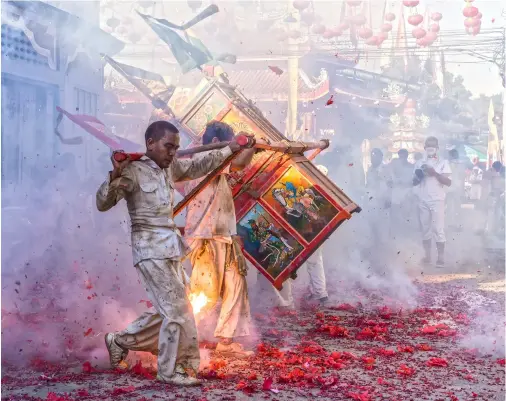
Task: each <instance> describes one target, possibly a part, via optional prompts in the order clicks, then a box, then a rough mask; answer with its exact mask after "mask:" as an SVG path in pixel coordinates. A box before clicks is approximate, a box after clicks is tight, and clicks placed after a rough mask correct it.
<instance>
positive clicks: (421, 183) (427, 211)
mask: <svg viewBox="0 0 506 401" xmlns="http://www.w3.org/2000/svg"><path fill="white" fill-rule="evenodd" d="M438 151H439V142H438V140H437V138H436V137H433V136H430V137H428V138H427V139H426V140H425V153H426V155H425V157H424V158H423V159H421V160H419V161H418V162H417V163H416V164H415V176H414V178H413V185H414V186H415V187H418V196H419V203H418V216H419V219H420V227H421V230H422V237H423V248H424V251H425V256H424V258H423V260H422V262H423V263H425V264H429V263H430V262H431V247H432V239H433V238H434V239H435V240H436V247H437V252H438V258H437V262H436V266H437V267H444V263H445V262H444V250H445V243H446V237H445V198H446V188H447V187H449V186H451V184H452V180H451V173H452V170H451V167H450V164H449V163H448V161H447V160H444V159H441V158H439V156H438Z"/></svg>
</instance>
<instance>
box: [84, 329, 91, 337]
mask: <svg viewBox="0 0 506 401" xmlns="http://www.w3.org/2000/svg"><path fill="white" fill-rule="evenodd" d="M92 331H93V329H92V328H91V327H90V328H89V329H88V330H86V332H85V333H84V336H85V337H88V336H89V335H90V334H91V332H92Z"/></svg>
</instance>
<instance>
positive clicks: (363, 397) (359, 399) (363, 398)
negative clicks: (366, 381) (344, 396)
mask: <svg viewBox="0 0 506 401" xmlns="http://www.w3.org/2000/svg"><path fill="white" fill-rule="evenodd" d="M348 397H350V398H351V399H352V400H356V401H370V400H371V397H370V395H369V393H368V392H367V391H365V392H363V393H348Z"/></svg>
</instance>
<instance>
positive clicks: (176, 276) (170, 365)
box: [116, 259, 200, 380]
mask: <svg viewBox="0 0 506 401" xmlns="http://www.w3.org/2000/svg"><path fill="white" fill-rule="evenodd" d="M136 267H137V270H138V272H139V277H140V279H141V283H142V285H143V286H144V288H145V289H146V292H147V295H148V298H149V300H150V301H151V302H152V303H153V307H154V308H155V311H156V312H145V313H143V314H142V315H141V316H139V318H138V319H136V320H134V321H133V322H132V323H130V325H129V326H128V327H127V328H126V329H125V330H123V331H120V332H118V333H116V342H117V343H118V345H119V346H121V347H123V348H126V349H129V350H133V351H147V352H151V353H153V354H155V355H158V376H159V377H160V378H161V379H162V380H164V379H168V378H170V377H171V376H172V375H173V374H174V373H175V372H176V371H177V372H180V373H183V371H184V372H187V373H190V374H192V372H193V373H195V374H196V373H197V371H198V368H199V363H200V354H199V345H198V340H197V328H196V325H195V319H194V316H193V311H192V308H191V304H190V301H189V299H188V296H187V290H188V285H189V279H188V277H187V275H186V273H185V272H184V270H183V268H182V265H181V262H179V261H174V260H170V259H146V260H143V261H142V262H140V263H138V264H137V266H136Z"/></svg>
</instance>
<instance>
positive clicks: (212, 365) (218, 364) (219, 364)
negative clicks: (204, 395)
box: [209, 359, 227, 370]
mask: <svg viewBox="0 0 506 401" xmlns="http://www.w3.org/2000/svg"><path fill="white" fill-rule="evenodd" d="M225 366H227V362H226V361H224V360H223V359H215V360H212V361H210V362H209V369H211V370H218V369H221V368H224V367H225Z"/></svg>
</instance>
